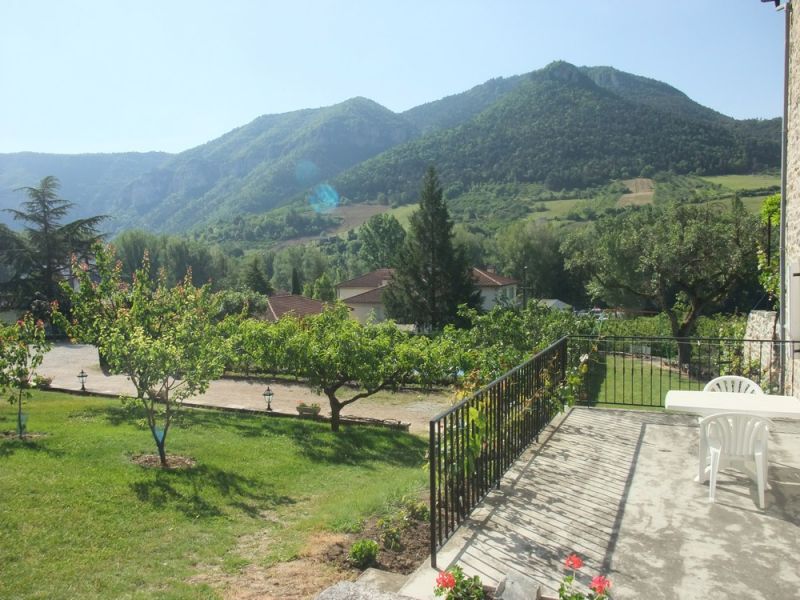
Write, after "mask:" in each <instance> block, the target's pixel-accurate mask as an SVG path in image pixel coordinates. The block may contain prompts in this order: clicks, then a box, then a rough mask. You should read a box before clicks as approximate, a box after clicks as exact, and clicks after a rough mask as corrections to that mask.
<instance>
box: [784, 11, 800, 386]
mask: <svg viewBox="0 0 800 600" xmlns="http://www.w3.org/2000/svg"><path fill="white" fill-rule="evenodd" d="M794 4H795V3H794V2H792V3H790V4H788V6H787V14H788V19H789V64H788V68H789V81H788V83H787V89H786V92H787V98H788V111H787V120H786V128H787V138H786V165H785V168H786V198H785V199H784V200H785V202H786V243H785V247H784V252H785V254H784V257H785V264H786V269H785V271H784V274H783V275H784V285H785V289H786V291H787V297H786V307H785V310H786V312H785V313H784V318H785V322H786V324H787V326H788V327H787V329H789V330H790V331H787V332H786V334H787V339H792V338H798V337H800V336H798V333H797V332H798V328H799V327H800V297H798V296H799V295H800V294H798V292H800V286H799V285H797V284H798V283H800V281H795V282H793V281H792V280H793V277H792V271H793V269H794V268H797V267H798V266H800V11H798V8H800V3H798V6H794ZM795 272H800V269H798V271H795ZM794 279H795V280H800V277H798V278H794ZM792 354H793V353H792ZM787 367H790V369H791V370H793V371H794V373H792V374H793V375H794V377H792V376H791V375H792V374H790V373H787V375H789V377H787V379H789V380H791V381H800V360H795V359H794V357H793V356H792V358H789V361H788V362H787ZM794 394H795V395H798V391H794Z"/></svg>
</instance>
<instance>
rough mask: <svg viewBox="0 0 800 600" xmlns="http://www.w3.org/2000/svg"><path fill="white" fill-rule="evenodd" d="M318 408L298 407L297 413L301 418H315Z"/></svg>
mask: <svg viewBox="0 0 800 600" xmlns="http://www.w3.org/2000/svg"><path fill="white" fill-rule="evenodd" d="M319 411H320V407H319V406H298V407H297V412H298V413H299V414H300V416H301V417H316V416H317V415H318V414H319Z"/></svg>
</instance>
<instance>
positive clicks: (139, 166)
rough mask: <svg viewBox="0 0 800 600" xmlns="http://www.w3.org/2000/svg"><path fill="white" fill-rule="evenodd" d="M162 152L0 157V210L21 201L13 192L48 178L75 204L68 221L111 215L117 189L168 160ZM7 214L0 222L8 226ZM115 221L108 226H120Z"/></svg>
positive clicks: (0, 218) (17, 194)
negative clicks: (53, 177)
mask: <svg viewBox="0 0 800 600" xmlns="http://www.w3.org/2000/svg"><path fill="white" fill-rule="evenodd" d="M170 156H171V155H170V154H166V153H164V152H145V153H141V152H129V153H121V154H39V153H34V152H18V153H15V154H0V209H3V208H19V205H20V203H21V202H22V201H23V200H24V199H25V196H24V194H23V193H22V192H17V191H15V190H16V189H18V188H21V187H26V186H35V185H38V184H39V181H41V180H42V179H43V178H45V177H46V176H48V175H55V176H56V177H58V178H59V180H60V181H61V197H63V198H66V199H68V200H71V201H73V202H75V204H76V206H75V208H74V211H73V212H72V213H70V217H72V218H83V217H89V216H92V215H98V214H109V215H110V216H111V217H112V218H114V217H116V215H114V214H112V213H113V212H114V199H115V198H118V197H119V194H120V190H121V189H122V188H123V187H124V186H125V185H127V184H129V183H130V182H132V181H134V180H136V179H137V178H138V177H140V176H142V175H144V174H145V173H149V172H150V171H152V170H153V169H156V168H158V167H160V166H161V165H163V164H164V163H165V162H166V161H167V160H169V157H170ZM11 220H12V218H11V215H9V214H8V213H6V212H0V222H4V223H11ZM124 225H125V223H124V222H119V221H115V222H112V223H111V226H112V227H121V226H124Z"/></svg>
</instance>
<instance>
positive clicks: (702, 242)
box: [564, 200, 758, 364]
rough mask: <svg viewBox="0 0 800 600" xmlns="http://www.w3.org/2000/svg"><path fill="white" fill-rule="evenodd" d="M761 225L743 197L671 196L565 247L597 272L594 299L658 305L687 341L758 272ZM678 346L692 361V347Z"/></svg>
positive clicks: (599, 225) (576, 262)
mask: <svg viewBox="0 0 800 600" xmlns="http://www.w3.org/2000/svg"><path fill="white" fill-rule="evenodd" d="M757 231H758V228H757V225H756V223H755V222H754V218H753V217H751V216H750V215H748V214H747V213H746V212H745V209H744V207H743V206H742V203H741V202H740V201H738V200H734V201H733V202H732V204H731V205H730V206H729V207H728V208H727V209H725V208H722V207H720V206H717V205H702V206H696V205H690V204H682V203H678V202H670V203H667V204H665V205H661V206H653V205H651V206H643V207H639V208H630V209H627V210H626V211H625V212H623V213H621V214H620V215H618V216H614V217H605V218H602V219H600V220H599V221H597V222H596V223H595V224H594V225H593V226H589V227H587V228H586V229H584V230H582V231H581V232H578V233H576V234H574V235H572V236H571V237H569V238H568V239H567V240H566V242H565V244H564V252H565V254H566V255H567V256H568V257H569V258H568V260H567V267H568V268H569V269H571V270H573V271H582V272H584V273H585V274H587V275H588V276H589V278H590V280H589V284H588V290H589V292H590V294H591V295H592V296H593V297H595V298H601V299H603V300H605V301H606V302H607V303H608V304H630V303H632V302H636V301H637V300H638V301H639V302H644V303H648V304H651V305H653V306H655V307H657V308H658V309H659V310H661V311H663V312H664V313H666V315H667V317H668V319H669V322H670V327H671V330H672V335H673V337H675V338H676V339H679V338H685V337H687V336H689V335H691V334H692V333H693V331H694V327H695V324H696V322H697V319H698V318H699V317H700V316H701V315H702V314H704V313H707V312H709V311H710V310H712V309H713V308H715V307H717V306H719V305H720V304H721V303H722V302H724V301H725V300H726V299H727V298H728V297H730V295H731V294H732V293H733V292H734V290H735V289H736V287H737V285H739V284H740V283H741V282H743V281H746V280H747V279H749V278H750V277H751V276H752V273H753V272H754V270H755V260H756V235H757ZM678 351H679V360H680V362H681V364H687V363H688V362H689V357H690V354H691V347H690V346H689V345H688V344H685V343H679V344H678Z"/></svg>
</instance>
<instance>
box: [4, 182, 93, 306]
mask: <svg viewBox="0 0 800 600" xmlns="http://www.w3.org/2000/svg"><path fill="white" fill-rule="evenodd" d="M59 187H60V184H59V181H58V179H57V178H56V177H54V176H52V175H48V176H47V177H45V178H44V179H42V180H41V181H40V182H39V187H23V188H19V190H18V191H24V192H25V193H26V194H27V196H28V199H27V200H26V201H25V202H23V203H22V209H21V210H15V209H7V210H8V212H10V213H11V214H12V215H14V219H15V220H17V221H23V222H25V223H28V225H27V226H26V228H25V234H24V236H22V238H21V239H22V241H23V243H22V244H21V248H23V249H24V252H21V254H20V256H18V257H17V261H18V262H17V264H18V265H20V266H21V267H22V268H19V269H17V275H18V276H17V277H16V278H15V279H14V282H13V283H14V285H16V286H17V288H18V292H19V293H20V294H21V295H22V296H30V294H31V293H32V292H33V291H34V290H38V291H41V292H42V293H44V294H45V295H46V296H47V298H48V300H54V299H56V298H58V296H59V281H60V280H61V279H62V277H63V274H64V272H65V271H67V270H68V268H69V264H70V259H71V256H72V255H73V254H75V253H77V254H83V255H85V254H87V252H88V250H89V248H90V247H91V245H92V244H94V243H95V242H96V241H97V239H98V237H99V234H98V232H97V226H98V225H99V224H100V223H101V222H102V221H103V220H104V219H105V218H106V217H105V216H96V217H89V218H87V219H78V220H76V221H72V222H70V223H66V224H63V225H62V224H61V220H62V219H63V218H64V217H65V216H66V214H67V213H68V212H69V210H70V209H71V208H72V207H73V206H74V204H73V203H72V202H69V201H67V200H64V199H63V198H60V197H59V196H58V188H59Z"/></svg>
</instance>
